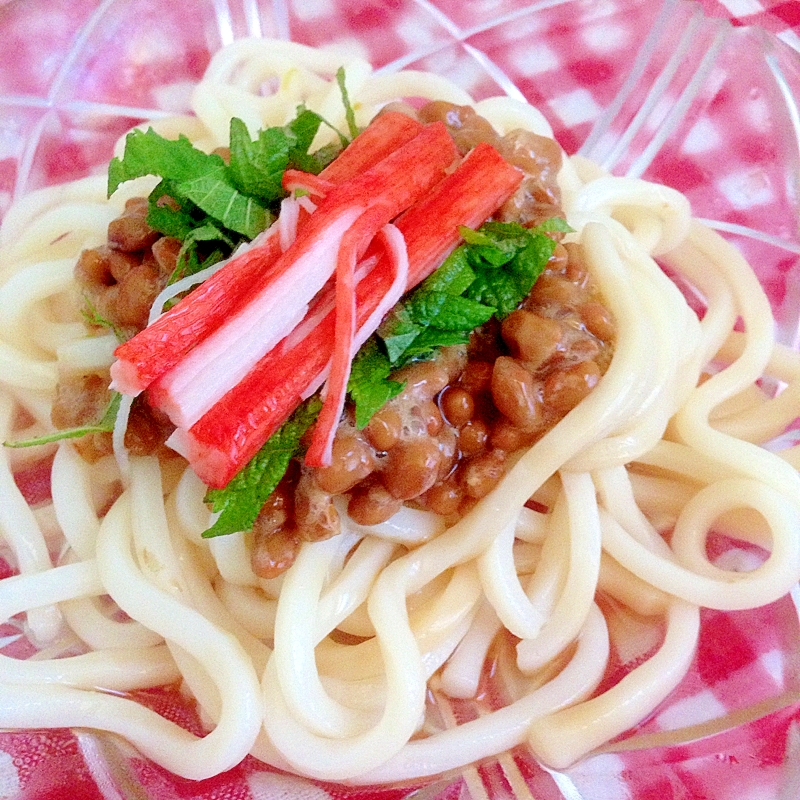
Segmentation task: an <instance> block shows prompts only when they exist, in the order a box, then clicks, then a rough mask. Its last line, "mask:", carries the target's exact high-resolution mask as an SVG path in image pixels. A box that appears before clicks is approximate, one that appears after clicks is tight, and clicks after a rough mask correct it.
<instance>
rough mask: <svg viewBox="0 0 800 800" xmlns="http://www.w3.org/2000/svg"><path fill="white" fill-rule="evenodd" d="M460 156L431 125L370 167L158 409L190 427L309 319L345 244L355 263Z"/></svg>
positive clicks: (167, 386) (335, 198)
mask: <svg viewBox="0 0 800 800" xmlns="http://www.w3.org/2000/svg"><path fill="white" fill-rule="evenodd" d="M456 156H457V151H456V149H455V145H454V144H453V140H452V139H451V137H450V135H449V134H448V132H447V129H446V128H445V126H444V125H443V124H442V123H433V124H431V125H427V126H425V127H424V128H423V130H422V131H421V132H420V133H419V135H417V136H416V137H415V138H414V139H412V140H411V141H410V142H408V143H407V144H405V145H403V146H402V147H401V148H399V149H398V150H396V151H395V152H394V153H392V154H391V155H389V156H387V157H386V158H385V159H383V160H382V161H380V162H379V163H378V164H376V165H375V166H374V167H372V168H371V169H369V170H367V171H366V172H364V173H362V174H361V175H358V176H357V177H355V178H352V179H351V180H349V181H346V182H345V183H343V184H340V185H339V186H336V187H335V188H334V189H333V190H331V191H330V192H329V193H328V194H327V195H326V197H325V198H324V199H323V200H322V201H321V202H320V204H319V206H318V207H317V210H316V211H315V212H314V213H313V214H311V215H310V216H309V217H308V219H307V221H306V222H305V224H304V225H303V227H302V230H300V231H298V234H297V238H296V239H295V241H294V242H293V243H292V245H291V246H290V247H289V249H288V250H286V251H285V252H284V253H283V254H282V255H281V256H280V257H279V258H278V261H277V262H276V263H275V265H274V267H273V269H272V270H271V271H270V274H269V277H268V279H267V280H265V281H261V285H260V286H259V287H258V290H257V291H255V292H253V294H252V296H250V297H248V298H246V299H245V300H244V301H243V303H242V304H241V305H240V307H239V308H237V309H236V310H235V311H234V312H233V314H232V315H231V317H230V318H229V319H228V320H226V321H225V322H224V323H223V324H222V325H221V326H220V327H219V328H217V329H216V330H215V331H214V332H213V333H211V334H210V335H209V336H207V337H206V338H205V339H204V340H203V341H202V342H200V343H199V344H198V345H196V346H195V348H194V349H193V350H192V351H191V352H190V353H188V354H187V355H186V356H185V357H184V358H183V359H182V360H181V361H180V362H178V364H177V365H176V366H175V367H174V368H173V369H172V370H170V371H169V372H167V373H166V374H164V375H163V376H162V377H160V378H159V379H158V380H156V381H154V382H153V383H152V384H151V386H150V388H149V389H148V400H149V402H150V404H151V405H152V406H155V407H156V408H159V409H160V410H161V411H163V412H164V413H166V414H167V416H169V418H170V419H171V420H172V422H173V423H174V424H175V425H177V426H179V427H184V428H188V427H190V426H191V425H193V424H194V423H195V422H196V421H197V420H198V419H200V417H201V416H202V415H203V414H204V413H205V412H206V411H208V410H209V409H210V408H211V407H212V406H213V405H214V403H216V402H217V401H218V400H220V399H221V398H222V397H223V396H224V395H225V393H226V392H227V391H228V390H229V389H231V388H233V387H234V386H235V385H236V384H237V383H238V382H239V381H240V380H242V379H243V378H244V377H245V376H246V375H247V373H248V372H249V371H250V370H251V369H252V368H253V367H254V366H255V364H256V363H258V361H259V359H260V358H261V357H262V356H264V355H265V354H266V353H267V352H269V351H270V350H271V349H272V348H273V347H274V346H275V345H276V344H277V343H278V342H279V341H280V340H281V339H283V338H284V337H285V336H286V335H288V334H289V333H290V332H291V331H292V330H293V329H294V328H295V327H296V326H297V325H298V324H299V323H300V321H301V320H302V319H303V317H304V316H305V314H306V312H307V311H308V304H309V303H310V301H311V300H312V299H313V297H314V296H315V295H316V293H317V292H318V291H319V290H320V289H322V288H323V286H324V285H325V283H326V282H327V280H328V279H329V278H330V277H331V275H333V274H334V272H335V271H336V266H337V262H338V253H339V251H340V249H341V246H342V242H343V241H345V239H347V241H351V242H352V247H353V252H354V256H353V257H354V258H358V256H360V255H362V254H363V252H364V250H366V248H367V246H368V244H369V242H370V241H371V240H372V239H373V238H374V236H375V235H376V234H377V232H378V231H379V230H380V229H381V228H382V227H383V226H384V225H386V224H387V223H388V222H390V221H391V220H392V219H394V218H395V217H397V216H398V214H400V213H401V212H403V211H405V210H406V209H407V208H408V207H409V206H411V205H412V204H413V203H414V202H415V201H416V200H418V199H419V198H420V197H422V196H423V195H424V194H425V193H426V192H427V191H428V190H430V188H431V187H432V186H434V185H435V184H436V183H438V181H439V180H441V178H442V176H443V175H444V169H445V168H446V167H448V166H450V164H452V162H453V160H454V158H456Z"/></svg>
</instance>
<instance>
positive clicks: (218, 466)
mask: <svg viewBox="0 0 800 800" xmlns="http://www.w3.org/2000/svg"><path fill="white" fill-rule="evenodd" d="M521 180H522V174H521V173H520V172H519V171H518V170H516V169H515V168H514V167H511V166H510V165H509V164H508V163H506V162H505V161H504V160H503V158H502V157H501V156H500V155H499V153H498V152H497V151H496V150H495V149H494V148H493V147H491V146H490V145H487V144H479V145H478V146H477V147H476V148H475V149H474V150H473V151H472V152H471V153H470V154H469V156H468V157H467V158H466V159H465V160H464V161H463V162H462V164H461V165H460V166H459V167H458V169H457V170H456V171H455V172H453V173H452V174H451V175H448V176H447V177H445V178H444V179H443V180H442V181H441V182H440V183H439V184H438V185H437V186H436V187H434V189H433V190H432V191H431V192H429V193H428V194H427V195H426V196H425V197H424V198H423V199H422V200H420V201H419V202H418V203H416V204H415V205H414V206H412V207H411V208H410V209H409V210H408V211H406V212H405V214H403V215H402V216H401V217H400V218H399V219H398V220H397V221H396V223H395V224H396V225H397V227H398V228H399V229H400V231H401V232H402V233H403V235H404V237H405V241H406V248H407V250H408V259H409V275H408V285H407V287H406V288H407V289H410V288H413V287H414V286H416V285H417V284H418V283H420V282H421V281H422V280H424V279H425V278H426V277H427V276H428V275H429V274H430V273H431V272H433V270H434V269H436V267H438V266H439V265H440V264H441V263H442V261H443V260H444V259H445V258H446V257H447V255H449V253H450V252H451V251H452V250H453V249H454V248H455V247H456V246H457V245H458V244H459V243H460V241H461V237H460V235H459V233H458V226H459V225H466V226H467V227H471V228H475V227H478V226H479V225H480V224H481V223H482V222H484V221H485V220H486V219H487V218H488V217H489V216H490V215H491V214H492V213H493V212H494V211H495V210H496V209H497V208H498V207H499V206H500V205H502V203H504V202H505V201H506V200H507V199H508V198H509V197H510V196H511V195H512V194H513V193H514V191H515V190H516V189H517V187H518V186H519V183H520V181H521ZM391 278H392V270H391V269H389V268H388V264H387V263H386V260H385V259H384V258H381V260H380V261H379V263H378V264H377V266H376V267H375V268H374V269H373V270H372V271H371V272H370V273H369V274H368V275H367V276H365V277H364V278H363V280H361V281H360V282H359V283H358V285H357V287H356V325H357V326H358V327H360V326H361V325H363V323H364V321H365V320H366V319H367V318H368V317H369V316H370V314H371V313H372V312H373V311H374V310H375V308H376V307H377V305H378V303H379V302H380V298H381V297H383V295H384V294H385V293H386V291H387V290H388V288H389V285H390V283H391ZM326 291H327V292H332V291H333V290H332V289H328V290H326ZM325 302H329V298H328V296H327V295H323V296H321V297H320V298H319V299H318V301H317V302H316V303H315V305H314V306H313V307H312V308H311V310H310V311H309V316H311V315H312V314H314V313H315V308H317V309H318V308H320V307H322V305H323V303H325ZM334 332H335V312H334V311H331V312H330V313H328V314H327V315H326V316H324V317H322V318H321V319H320V321H319V324H318V325H317V326H316V327H314V328H313V329H312V330H310V331H309V333H308V334H307V335H306V336H305V338H303V339H301V340H300V341H297V340H296V339H295V338H294V337H292V336H290V337H288V339H287V340H284V341H283V342H281V343H280V344H279V345H278V346H277V347H276V348H274V349H273V350H272V352H270V353H268V354H267V355H266V356H265V357H264V358H263V359H262V360H261V361H260V362H259V363H258V365H257V366H256V367H255V369H253V370H252V371H251V372H250V373H249V374H248V375H247V377H246V378H245V379H244V380H243V381H241V382H240V383H239V384H238V385H237V386H236V387H234V388H233V389H232V390H231V391H230V392H228V394H226V395H225V397H224V398H223V399H222V400H221V401H220V402H219V403H217V404H216V405H215V406H214V407H213V408H212V409H211V410H210V411H208V412H207V413H206V414H205V415H204V416H203V417H202V418H201V419H200V420H199V421H198V422H197V423H195V424H194V425H193V426H192V427H191V428H190V429H189V430H188V431H184V430H179V431H178V432H176V435H175V439H174V440H173V441H174V442H175V444H176V447H177V448H178V449H179V450H180V451H181V452H182V453H183V454H184V455H185V456H186V457H187V458H188V459H189V462H190V463H191V464H192V466H193V467H194V469H195V471H196V472H197V474H198V475H199V476H200V478H201V479H202V480H203V481H204V482H205V483H206V484H208V485H209V486H212V487H215V488H221V487H223V486H225V485H226V484H227V483H228V482H229V481H230V479H231V478H232V477H233V476H234V475H235V474H236V473H237V472H238V471H239V470H240V469H241V468H242V467H243V466H244V465H245V464H246V463H247V462H248V461H249V460H250V459H251V458H252V457H253V456H254V455H255V454H256V452H257V451H258V450H259V448H260V447H261V446H262V445H263V443H264V442H265V441H266V440H267V439H269V437H270V436H272V434H273V433H274V432H275V431H276V430H277V429H278V428H279V427H280V426H281V425H282V424H283V422H284V421H285V420H286V419H287V418H288V417H289V415H290V414H291V413H292V411H294V409H295V408H296V407H297V406H298V405H299V404H300V402H301V401H302V399H303V395H304V393H305V391H306V390H307V388H308V387H309V386H311V385H312V383H313V382H314V381H315V380H316V379H317V377H318V376H319V375H320V374H321V373H322V372H323V371H324V370H325V368H326V366H327V364H328V362H329V360H330V358H331V354H332V352H333V340H334ZM287 342H291V346H290V347H288V348H287V347H286V343H287Z"/></svg>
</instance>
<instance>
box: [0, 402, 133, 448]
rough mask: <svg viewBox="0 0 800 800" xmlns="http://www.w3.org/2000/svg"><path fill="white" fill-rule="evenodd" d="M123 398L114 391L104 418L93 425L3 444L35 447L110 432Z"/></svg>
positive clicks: (65, 429)
mask: <svg viewBox="0 0 800 800" xmlns="http://www.w3.org/2000/svg"><path fill="white" fill-rule="evenodd" d="M121 399H122V395H121V394H120V393H119V392H113V393H112V395H111V402H110V403H109V404H108V407H107V408H106V410H105V412H104V414H103V416H102V418H101V419H100V420H99V421H98V422H96V423H94V424H93V425H81V426H80V427H78V428H64V429H62V430H58V431H54V432H53V433H46V434H45V435H44V436H36V437H35V438H33V439H24V440H22V441H18V442H3V444H4V445H5V446H6V447H34V446H36V445H39V444H51V443H52V442H60V441H61V440H62V439H78V438H80V437H81V436H86V435H87V434H89V433H110V432H111V431H113V430H114V423H115V422H116V420H117V412H118V411H119V404H120V401H121Z"/></svg>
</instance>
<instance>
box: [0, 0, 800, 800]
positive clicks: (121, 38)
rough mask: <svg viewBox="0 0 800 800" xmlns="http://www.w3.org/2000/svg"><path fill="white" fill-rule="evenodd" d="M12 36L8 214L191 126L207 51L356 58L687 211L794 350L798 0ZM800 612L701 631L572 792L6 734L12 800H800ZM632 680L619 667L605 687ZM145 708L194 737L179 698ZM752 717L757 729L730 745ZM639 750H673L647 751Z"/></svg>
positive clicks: (131, 18)
mask: <svg viewBox="0 0 800 800" xmlns="http://www.w3.org/2000/svg"><path fill="white" fill-rule="evenodd" d="M0 33H2V39H0V41H1V42H2V48H0V213H1V212H2V211H4V210H5V208H7V206H8V204H9V202H10V201H11V199H12V198H13V197H14V196H15V195H18V194H22V193H24V192H25V191H28V190H30V189H33V188H37V187H39V186H44V185H49V184H51V183H55V182H60V181H63V180H67V179H71V178H76V177H80V176H82V175H86V174H89V173H92V172H97V171H100V170H102V169H103V168H104V164H105V163H106V162H107V160H108V158H109V155H110V149H111V147H112V145H113V143H114V141H115V140H116V139H117V137H118V136H120V135H121V134H122V133H123V132H124V131H125V130H126V129H128V128H129V127H130V126H131V125H132V124H135V123H137V122H139V121H140V120H141V119H143V118H147V117H148V116H152V115H153V114H167V113H174V112H181V111H185V110H186V109H187V102H188V97H189V92H190V89H191V84H192V82H194V81H196V80H197V79H198V78H199V77H200V75H202V73H203V70H204V69H205V66H206V64H207V63H208V58H209V53H210V52H213V51H215V50H216V49H218V48H219V47H220V46H221V45H223V44H225V43H226V42H228V41H230V40H231V39H233V38H237V37H241V36H246V35H262V36H281V37H287V36H288V37H291V38H294V39H296V40H298V41H302V42H305V43H308V44H312V45H321V44H326V43H331V42H340V43H347V44H353V43H354V42H356V43H357V46H358V47H359V48H360V49H361V52H362V54H363V55H364V56H365V57H367V58H369V59H370V60H371V61H372V62H373V63H375V64H376V65H377V66H378V67H382V66H385V65H395V66H397V65H399V66H409V67H418V68H424V69H431V70H434V71H436V72H439V73H442V74H445V75H447V76H449V77H451V78H453V79H454V80H456V81H457V82H459V83H460V84H461V85H462V86H464V87H465V88H467V89H468V90H470V91H471V92H473V93H474V95H475V96H476V97H478V98H481V97H485V96H489V95H493V94H498V93H502V92H511V93H516V94H518V95H520V94H521V95H522V96H524V97H525V98H526V99H527V100H529V101H530V102H532V103H533V104H534V105H536V106H538V107H539V108H540V109H541V110H542V111H543V113H544V114H545V115H546V116H547V117H548V119H549V121H550V123H551V124H552V126H553V129H554V131H555V133H556V136H557V138H558V139H559V141H560V142H561V143H562V145H563V146H564V147H565V149H566V150H567V151H568V152H570V153H573V152H576V151H581V152H582V153H584V154H586V155H589V156H591V157H593V158H595V159H596V160H598V161H600V162H601V163H604V164H605V165H606V166H607V167H609V168H610V169H612V170H613V171H614V172H617V173H620V174H621V173H626V172H627V173H631V174H641V175H643V176H644V177H646V178H649V179H652V180H657V181H662V182H664V183H668V184H670V185H673V186H675V187H676V188H679V189H681V190H682V191H684V192H685V193H686V194H687V195H688V196H689V198H690V200H691V201H692V203H693V207H694V209H695V212H696V213H697V214H698V215H699V216H701V217H705V218H708V219H711V220H714V221H716V223H717V224H718V225H719V226H720V227H721V228H722V229H723V230H725V231H726V232H727V235H729V236H730V237H731V238H732V240H733V241H734V242H735V243H736V244H737V245H738V246H739V247H740V248H741V249H742V250H743V251H744V253H745V255H746V256H747V257H748V258H749V259H750V261H751V263H753V264H754V265H755V267H756V269H757V270H758V272H759V276H760V278H761V280H762V282H763V284H764V286H765V287H766V289H767V291H768V293H769V295H770V298H771V300H772V301H773V305H774V307H775V309H776V315H777V317H778V322H779V325H780V333H781V335H782V336H783V338H784V340H786V341H793V337H794V333H795V331H796V329H797V316H798V305H800V303H799V302H798V299H797V286H798V285H800V284H798V259H799V258H800V211H799V209H800V204H799V203H798V180H799V179H800V153H799V152H798V137H800V121H799V120H800V117H799V116H798V112H797V106H796V105H795V101H800V3H799V2H796V0H700V2H699V3H686V2H683V0H664V2H662V3H658V2H653V1H652V0H563V1H562V2H558V0H553V1H552V2H544V3H543V2H522V0H472V2H467V3H465V2H464V1H463V0H386V2H380V1H379V0H355V1H354V0H346V1H345V0H339V1H338V2H323V1H322V0H286V2H282V1H281V0H271V1H270V2H258V1H257V0H207V2H204V0H191V2H190V1H189V0H187V1H186V2H181V3H166V2H163V0H114V2H111V0H104V2H102V3H101V2H99V0H10V2H9V1H7V2H0ZM676 54H678V55H677V56H676ZM753 230H756V231H759V232H761V234H762V235H761V236H760V237H754V236H753V235H752V231H753ZM42 477H43V476H42V474H41V473H38V474H37V473H36V472H35V471H33V472H31V473H29V474H26V475H22V476H20V477H19V482H20V484H21V485H23V486H24V489H25V492H26V494H28V495H29V496H30V497H31V498H32V499H34V500H36V499H41V498H43V497H45V496H46V492H47V481H46V479H45V480H42ZM0 502H3V498H2V497H1V496H0ZM717 545H719V542H715V543H714V544H713V546H717ZM723 549H724V548H722V547H719V554H720V555H722V553H723ZM722 557H724V558H729V559H730V558H733V559H736V558H741V559H744V560H745V561H746V560H747V559H748V558H750V557H751V554H750V553H749V552H748V551H747V550H746V549H742V550H738V551H734V552H732V553H731V552H727V553H726V554H724V555H722ZM6 574H8V570H7V567H6V566H5V565H4V564H3V563H2V562H0V576H4V575H6ZM798 600H800V597H798V595H795V596H792V597H786V598H784V599H782V600H780V601H778V602H777V603H773V604H772V605H770V606H768V607H766V608H762V609H755V610H752V611H746V612H738V613H721V612H711V611H706V612H704V613H703V633H702V638H701V643H700V648H699V651H698V654H697V657H696V659H695V663H694V664H693V666H692V668H691V671H690V673H689V675H688V677H687V679H686V680H685V681H684V682H683V683H682V684H681V686H680V687H679V688H678V689H677V690H676V692H675V693H674V694H673V695H672V696H671V697H670V698H669V699H668V700H667V701H666V702H665V703H664V704H662V706H661V707H660V708H658V709H657V710H656V711H655V713H654V714H653V715H651V717H650V718H649V719H648V720H646V721H645V722H644V723H642V724H641V725H640V726H638V728H637V729H636V730H635V731H633V732H631V733H630V734H627V735H626V736H624V737H621V740H620V742H618V743H617V745H616V746H612V747H610V748H608V749H607V750H606V751H605V752H603V753H601V754H598V755H595V756H593V757H590V758H588V759H586V760H584V761H583V762H581V763H580V764H578V765H576V766H575V767H573V768H572V769H570V770H567V771H566V772H565V773H563V774H552V773H549V772H548V771H546V770H544V769H542V768H541V767H540V766H539V765H537V764H536V763H535V761H534V760H533V759H532V758H531V757H530V755H529V754H527V753H525V752H523V751H522V750H521V749H520V750H519V751H515V752H514V753H511V754H507V755H505V756H503V757H502V758H500V759H498V760H495V761H492V762H490V763H489V764H486V765H482V766H481V767H480V768H479V769H477V770H476V769H471V770H466V771H464V773H463V774H461V775H457V776H451V777H449V778H448V779H446V780H440V781H437V782H435V783H434V784H432V785H430V786H428V787H427V788H424V789H421V790H420V791H419V793H418V794H414V792H415V790H416V788H417V787H404V788H366V789H355V788H345V787H341V786H336V785H330V784H315V783H312V782H310V781H303V780H300V779H297V778H294V777H291V776H285V775H279V774H275V773H272V772H269V771H268V770H265V769H264V768H263V767H262V766H261V765H259V764H258V763H257V762H255V761H254V760H253V759H246V760H245V761H244V762H243V763H242V764H241V765H239V766H238V767H236V768H235V769H233V770H231V771H230V772H228V773H226V774H224V775H221V776H219V777H217V778H214V779H211V780H207V781H201V782H199V783H194V782H190V781H185V780H181V779H177V778H175V777H173V776H171V775H169V774H168V773H167V772H166V771H165V770H163V769H161V768H159V767H157V766H154V765H153V764H151V763H149V762H147V761H145V760H143V759H141V758H139V757H137V756H136V754H135V753H133V752H132V751H131V749H130V748H127V747H125V746H119V745H118V744H117V743H116V742H115V741H114V740H112V739H111V738H109V737H106V736H103V735H98V734H96V733H93V732H89V731H77V732H70V731H67V730H55V731H42V732H39V731H37V732H20V733H0V799H4V798H25V800H45V798H46V799H47V800H100V799H101V798H105V800H110V799H111V798H114V800H117V799H118V798H126V799H127V798H147V799H152V800H167V799H169V800H172V799H173V798H175V799H177V798H182V799H183V800H212V799H217V798H218V799H220V800H221V799H222V798H225V799H228V798H230V799H231V800H233V799H234V798H236V800H250V799H252V800H266V798H269V799H270V800H272V798H287V797H299V798H308V799H309V800H312V798H313V799H314V800H327V798H335V799H336V800H350V799H351V798H364V799H365V800H373V798H375V799H378V798H380V799H385V800H401V798H406V797H410V796H412V795H414V796H416V797H420V798H423V797H424V798H430V800H456V798H466V797H470V796H472V797H474V798H476V800H478V798H491V800H499V798H510V797H517V798H537V800H559V799H562V798H566V799H567V800H626V799H627V798H630V799H631V800H634V799H635V800H683V799H684V798H685V799H686V800H689V798H692V799H693V800H694V799H695V798H697V799H699V798H708V799H709V800H728V798H731V799H732V798H737V800H756V799H758V800H789V798H797V797H800V659H799V658H798V657H799V656H800V624H798ZM17 633H18V629H17V628H16V626H15V625H14V624H13V622H12V623H11V624H8V625H6V626H3V627H0V649H2V652H3V653H5V654H6V655H15V656H18V657H24V656H25V655H28V654H29V651H30V648H29V647H28V646H27V645H26V644H25V642H24V641H23V640H22V639H19V638H17ZM645 655H646V653H645V654H643V653H636V654H628V655H627V656H626V657H627V658H629V659H634V660H635V659H636V658H641V657H644V656H645ZM630 666H631V664H630V663H628V664H625V663H619V660H618V661H617V662H615V663H614V665H613V666H612V668H611V671H610V673H609V675H608V676H607V678H606V683H608V682H610V681H613V680H614V679H615V678H616V677H618V676H619V675H621V674H622V673H623V672H624V671H625V669H626V668H629V667H630ZM138 697H139V699H140V700H141V702H143V703H146V704H147V705H149V706H151V707H152V708H154V709H156V710H157V711H159V713H162V714H163V715H164V716H166V717H168V718H170V719H174V720H176V721H178V722H180V723H181V724H183V725H185V726H186V727H187V728H190V729H195V730H197V725H198V723H197V718H196V716H195V714H194V712H193V711H192V709H191V708H188V707H187V706H186V705H185V704H184V702H182V700H181V698H180V696H179V695H178V694H177V692H176V691H173V690H158V691H150V692H140V693H139V694H138ZM737 710H741V713H742V718H741V722H742V724H741V725H739V726H737V727H734V728H732V729H730V730H723V731H719V732H717V733H715V734H713V735H711V733H710V732H711V731H713V730H714V721H715V720H720V719H722V718H723V717H724V716H725V715H726V714H727V713H729V712H731V711H737ZM675 730H677V731H681V730H683V731H687V733H685V735H683V736H682V739H681V741H682V743H681V744H675V743H674V742H673V743H671V744H669V745H667V744H664V743H663V740H660V739H659V738H658V737H659V736H660V735H662V734H664V733H665V732H669V731H675ZM692 732H694V734H695V735H694V736H692V735H691V734H692ZM699 734H702V738H699V739H698V738H697V735H699ZM640 736H641V737H653V738H650V739H643V741H649V742H651V743H653V744H655V745H658V746H652V747H648V748H646V749H632V748H634V745H635V742H636V739H637V737H640Z"/></svg>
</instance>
